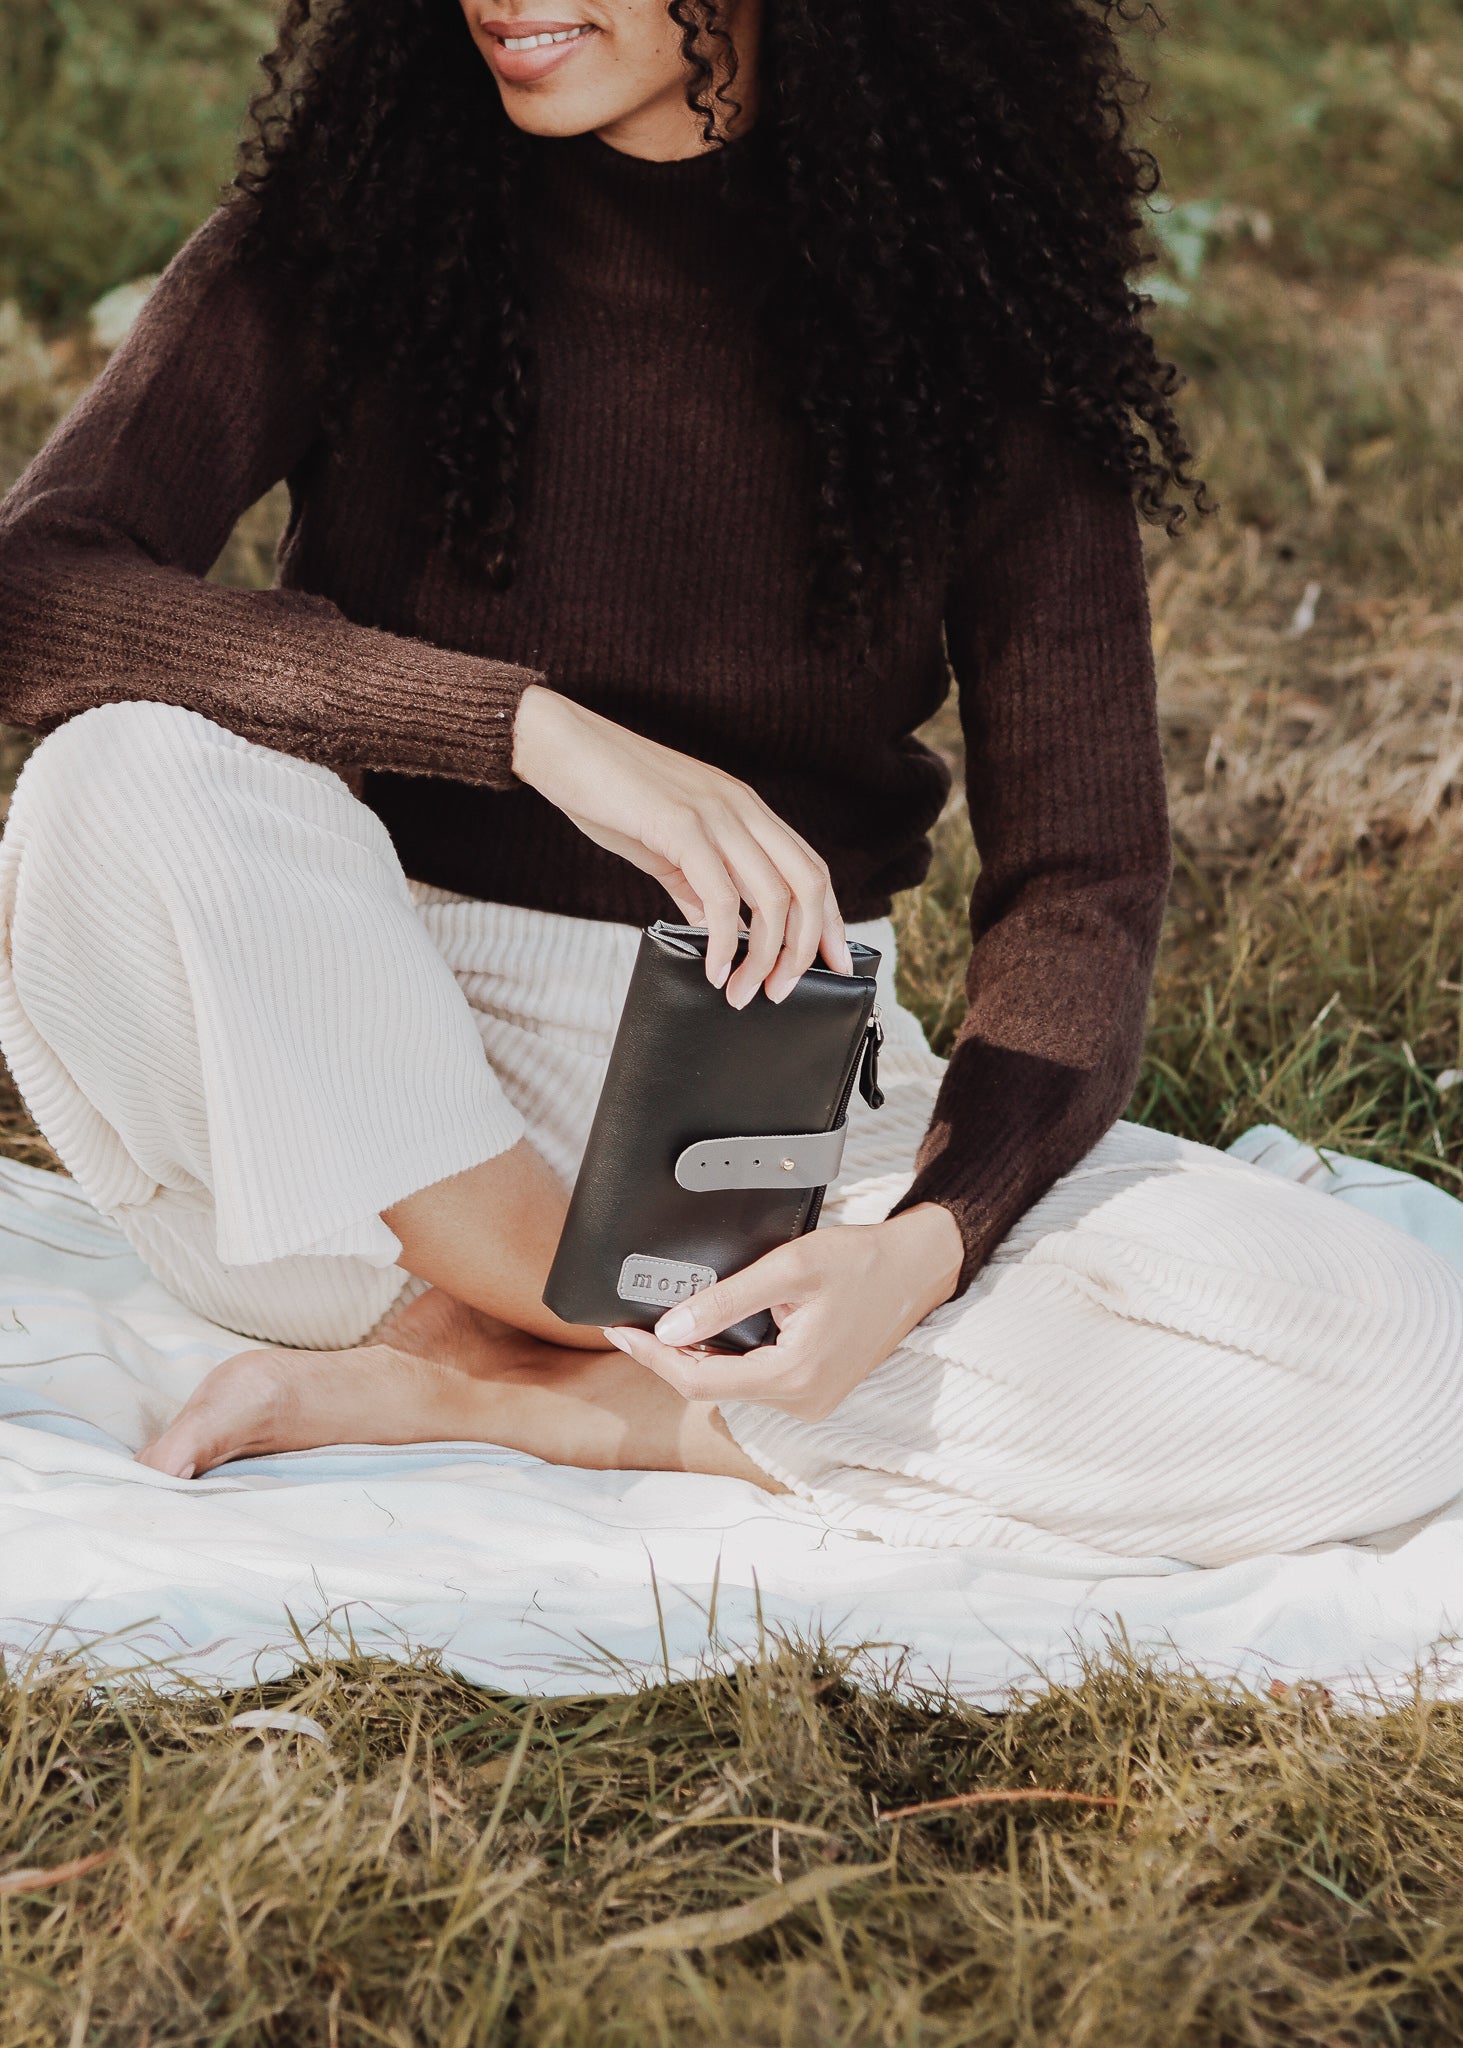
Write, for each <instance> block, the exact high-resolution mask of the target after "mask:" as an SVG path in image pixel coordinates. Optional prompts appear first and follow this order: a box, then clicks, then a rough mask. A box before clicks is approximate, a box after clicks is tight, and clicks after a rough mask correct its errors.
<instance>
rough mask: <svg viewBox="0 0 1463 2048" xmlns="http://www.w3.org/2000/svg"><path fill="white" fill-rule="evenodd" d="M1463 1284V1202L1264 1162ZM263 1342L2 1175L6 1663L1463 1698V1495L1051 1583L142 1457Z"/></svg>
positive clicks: (489, 1476) (796, 1508)
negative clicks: (830, 1666) (334, 1656)
mask: <svg viewBox="0 0 1463 2048" xmlns="http://www.w3.org/2000/svg"><path fill="white" fill-rule="evenodd" d="M1235 1149H1236V1150H1237V1151H1239V1152H1241V1153H1242V1154H1243V1156H1244V1157H1246V1158H1248V1159H1250V1160H1251V1161H1253V1162H1254V1163H1256V1164H1259V1165H1261V1166H1263V1167H1266V1168H1267V1169H1269V1170H1272V1171H1275V1172H1278V1173H1282V1174H1284V1175H1285V1176H1286V1177H1288V1178H1292V1179H1307V1180H1309V1181H1310V1183H1311V1184H1312V1185H1321V1186H1326V1187H1327V1188H1328V1189H1329V1191H1330V1192H1332V1193H1333V1194H1335V1195H1336V1197H1337V1199H1339V1200H1341V1201H1346V1202H1352V1203H1355V1204H1356V1205H1357V1206H1359V1207H1362V1208H1365V1209H1368V1210H1370V1211H1372V1212H1373V1213H1375V1214H1379V1215H1383V1216H1385V1217H1386V1218H1387V1219H1388V1220H1389V1221H1391V1222H1392V1223H1394V1224H1396V1225H1399V1226H1400V1227H1401V1228H1402V1229H1404V1230H1408V1231H1410V1232H1411V1233H1412V1234H1414V1235H1416V1236H1418V1237H1421V1238H1424V1239H1425V1240H1426V1241H1427V1242H1428V1243H1430V1244H1431V1245H1433V1247H1434V1248H1435V1249H1436V1250H1438V1251H1440V1252H1441V1253H1443V1254H1444V1256H1446V1257H1448V1258H1450V1259H1452V1260H1454V1261H1455V1262H1456V1263H1457V1264H1459V1265H1460V1267H1463V1203H1460V1202H1458V1201H1455V1200H1454V1199H1453V1198H1452V1197H1451V1196H1448V1195H1445V1194H1443V1193H1442V1192H1441V1191H1440V1190H1438V1189H1436V1188H1431V1187H1428V1186H1427V1185H1426V1184H1424V1183H1422V1182H1420V1181H1417V1180H1415V1179H1413V1178H1412V1177H1411V1176H1410V1175H1407V1174H1397V1173H1392V1172H1389V1171H1387V1170H1386V1169H1384V1168H1379V1167H1374V1166H1369V1165H1366V1164H1364V1163H1363V1162H1360V1161H1356V1160H1348V1159H1344V1158H1341V1157H1339V1156H1338V1155H1327V1158H1326V1159H1322V1158H1321V1157H1320V1156H1319V1155H1318V1154H1316V1153H1315V1152H1313V1151H1311V1150H1310V1148H1309V1147H1306V1146H1303V1145H1300V1144H1299V1143H1297V1141H1295V1140H1294V1139H1291V1138H1289V1137H1288V1136H1287V1135H1286V1134H1285V1133H1284V1132H1282V1131H1278V1130H1275V1129H1273V1128H1272V1127H1269V1126H1266V1127H1262V1128H1261V1129H1259V1130H1257V1131H1252V1132H1248V1133H1247V1134H1246V1136H1245V1137H1244V1138H1243V1139H1242V1140H1241V1141H1240V1143H1239V1145H1238V1146H1236V1148H1235ZM241 1344H242V1340H241V1339H239V1338H238V1337H236V1336H232V1335H231V1334H230V1333H228V1332H226V1331H223V1330H220V1329H218V1328H217V1327H216V1326H214V1325H211V1324H209V1323H206V1322H203V1321H201V1320H200V1319H199V1318H198V1317H196V1316H194V1315H192V1314H191V1313H190V1312H189V1311H188V1310H186V1309H184V1308H182V1307H180V1306H179V1304H178V1303H177V1302H176V1301H175V1300H174V1299H173V1298H172V1297H171V1296H169V1295H168V1294H166V1293H165V1292H164V1291H163V1289H162V1288H161V1287H160V1286H159V1285H158V1284H157V1283H156V1282H155V1281H154V1280H152V1279H151V1277H150V1276H149V1275H148V1273H147V1272H146V1270H145V1269H144V1267H143V1266H142V1265H141V1264H140V1263H139V1261H138V1260H137V1258H136V1256H135V1255H134V1253H133V1252H132V1251H131V1250H130V1248H129V1247H128V1246H127V1244H126V1243H125V1241H124V1240H123V1238H122V1237H121V1236H120V1235H119V1233H118V1232H117V1231H116V1230H115V1229H114V1228H113V1227H112V1226H111V1225H110V1224H108V1223H107V1222H105V1221H104V1220H103V1219H102V1218H101V1217H99V1216H98V1215H97V1214H96V1212H95V1211H94V1210H93V1209H92V1208H91V1207H90V1205H89V1204H88V1203H87V1201H86V1200H85V1198H84V1197H83V1196H82V1194H81V1193H80V1191H79V1190H78V1189H77V1188H76V1187H75V1186H74V1185H73V1184H72V1183H71V1182H69V1181H67V1180H64V1179H62V1178H60V1177H59V1176H56V1175H52V1174H45V1173H39V1172H36V1171H35V1170H34V1169H32V1168H29V1167H24V1166H19V1165H16V1164H15V1163H13V1162H10V1161H0V1650H3V1651H4V1653H5V1654H6V1656H7V1658H8V1659H9V1661H10V1663H11V1668H12V1670H15V1669H17V1668H19V1666H20V1665H21V1664H23V1663H24V1661H25V1660H26V1659H28V1658H29V1657H31V1656H36V1655H39V1656H41V1657H45V1656H47V1655H52V1654H55V1653H57V1652H60V1651H71V1650H81V1651H83V1652H84V1653H85V1654H86V1655H87V1657H88V1658H89V1659H91V1660H92V1661H93V1662H94V1663H95V1664H96V1665H97V1666H98V1667H99V1668H104V1669H113V1670H116V1669H127V1668H134V1667H137V1666H139V1665H143V1664H149V1665H152V1666H153V1667H155V1668H156V1670H158V1671H159V1672H162V1673H166V1672H172V1673H176V1674H177V1675H178V1676H179V1677H180V1678H181V1677H186V1678H190V1679H196V1680H202V1681H205V1682H214V1683H226V1682H230V1681H239V1680H245V1679H247V1678H249V1677H250V1676H251V1675H254V1674H258V1675H261V1676H267V1675H271V1674H279V1673H283V1672H285V1671H287V1670H288V1669H289V1668H290V1667H291V1665H292V1663H293V1662H294V1661H295V1660H296V1658H297V1657H298V1655H299V1654H300V1649H301V1642H302V1640H303V1641H304V1642H305V1643H307V1644H308V1645H309V1646H310V1648H311V1649H312V1650H314V1651H316V1652H321V1653H323V1652H328V1651H330V1650H332V1649H337V1650H338V1649H339V1648H341V1647H342V1646H344V1645H345V1644H347V1643H353V1644H354V1645H355V1646H357V1647H358V1648H370V1649H377V1650H387V1651H393V1652H401V1651H402V1650H404V1649H406V1648H408V1647H413V1646H430V1647H433V1648H437V1649H439V1650H440V1651H441V1652H442V1653H443V1655H444V1657H445V1658H446V1660H447V1661H448V1662H449V1663H450V1664H451V1665H452V1666H453V1667H454V1668H455V1669H457V1670H459V1671H461V1672H462V1673H463V1674H464V1675H465V1676H467V1677H469V1678H471V1679H475V1680H477V1681H479V1682H481V1683H485V1684H490V1685H496V1686H502V1687H506V1688H509V1689H512V1690H517V1691H537V1692H546V1693H552V1692H581V1691H587V1690H608V1689H611V1688H613V1687H615V1686H620V1685H631V1684H635V1683H638V1682H640V1681H641V1680H643V1679H645V1678H654V1677H657V1676H664V1675H666V1674H667V1672H669V1673H670V1674H688V1673H690V1672H692V1671H694V1670H696V1669H697V1668H701V1667H704V1665H705V1664H706V1663H707V1661H708V1660H710V1659H711V1658H713V1657H718V1656H725V1655H729V1654H733V1653H735V1652H736V1651H738V1650H744V1649H746V1648H748V1647H750V1646H752V1645H754V1644H755V1642H756V1641H757V1637H758V1632H759V1629H765V1630H768V1631H771V1632H778V1631H783V1632H786V1633H789V1634H794V1635H809V1634H812V1633H815V1632H817V1633H821V1634H823V1635H824V1636H826V1637H827V1638H828V1639H829V1640H831V1641H836V1642H839V1643H843V1644H851V1645H862V1646H866V1648H867V1651H868V1655H869V1657H870V1659H871V1660H872V1662H873V1664H874V1665H875V1666H882V1667H884V1668H886V1669H887V1668H889V1667H891V1666H892V1665H893V1664H894V1663H895V1662H896V1661H898V1660H899V1659H901V1658H902V1659H903V1667H902V1668H903V1673H904V1676H905V1678H906V1679H907V1680H909V1681H910V1682H912V1683H919V1684H929V1683H933V1684H936V1685H940V1684H948V1685H949V1686H950V1687H951V1689H952V1690H953V1691H954V1692H955V1693H957V1694H958V1695H960V1696H962V1697H964V1698H965V1699H968V1700H971V1701H975V1702H979V1703H983V1704H988V1705H997V1704H999V1703H1000V1702H1001V1701H1002V1700H1003V1698H1005V1697H1006V1696H1007V1695H1008V1693H1009V1691H1010V1689H1011V1688H1012V1687H1013V1686H1016V1685H1020V1684H1023V1683H1025V1684H1029V1683H1032V1682H1035V1681H1037V1680H1039V1679H1040V1678H1041V1677H1042V1676H1043V1675H1045V1676H1049V1677H1060V1676H1063V1675H1071V1674H1072V1673H1073V1672H1074V1671H1075V1670H1076V1668H1077V1667H1078V1665H1079V1663H1080V1660H1081V1658H1082V1656H1083V1655H1084V1653H1091V1652H1098V1653H1100V1652H1101V1651H1102V1650H1103V1649H1104V1648H1105V1647H1106V1646H1107V1645H1108V1644H1109V1643H1110V1642H1111V1641H1113V1640H1114V1638H1115V1637H1119V1636H1121V1637H1122V1638H1124V1639H1125V1640H1126V1641H1127V1642H1128V1643H1129V1644H1130V1645H1132V1646H1133V1647H1134V1648H1136V1649H1138V1650H1140V1651H1143V1652H1147V1653H1152V1654H1153V1655H1155V1656H1157V1657H1158V1658H1160V1659H1163V1660H1166V1661H1171V1662H1182V1663H1185V1664H1189V1665H1193V1666H1197V1667H1199V1668H1202V1669H1204V1670H1207V1671H1210V1672H1213V1673H1215V1674H1218V1675H1236V1676H1240V1677H1243V1678H1245V1679H1247V1680H1249V1681H1250V1682H1253V1683H1267V1682H1270V1681H1272V1680H1274V1679H1281V1680H1287V1681H1288V1680H1296V1679H1313V1680H1318V1681H1321V1682H1323V1683H1325V1684H1326V1685H1328V1686H1330V1687H1331V1689H1332V1690H1333V1692H1336V1693H1337V1694H1338V1696H1340V1697H1341V1698H1343V1699H1351V1700H1358V1699H1361V1700H1365V1699H1371V1698H1374V1697H1378V1696H1385V1695H1387V1694H1388V1693H1389V1692H1395V1691H1397V1690H1400V1689H1404V1688H1405V1687H1406V1686H1407V1685H1408V1684H1409V1683H1410V1682H1411V1677H1412V1674H1413V1672H1414V1671H1415V1670H1416V1669H1417V1667H1418V1666H1419V1665H1420V1664H1422V1665H1430V1667H1431V1675H1432V1683H1433V1684H1434V1685H1435V1686H1436V1687H1437V1689H1438V1690H1440V1691H1443V1692H1447V1693H1451V1694H1453V1695H1454V1696H1458V1697H1463V1655H1460V1656H1459V1658H1458V1659H1457V1661H1456V1664H1455V1661H1454V1659H1453V1656H1452V1652H1451V1647H1450V1643H1451V1638H1452V1636H1453V1634H1454V1631H1455V1630H1458V1631H1459V1633H1463V1628H1460V1623H1463V1501H1460V1502H1459V1503H1457V1504H1455V1505H1454V1506H1453V1507H1452V1508H1450V1509H1447V1510H1445V1511H1444V1512H1442V1513H1441V1514H1439V1515H1436V1516H1433V1517H1431V1518H1429V1520H1428V1521H1427V1522H1426V1523H1425V1524H1422V1525H1419V1526H1417V1527H1415V1528H1413V1529H1411V1530H1408V1531H1405V1532H1401V1533H1400V1534H1397V1535H1394V1536H1393V1538H1392V1539H1391V1540H1390V1542H1389V1544H1388V1546H1387V1547H1386V1548H1385V1549H1384V1550H1383V1549H1378V1548H1373V1547H1365V1546H1361V1545H1350V1544H1330V1545H1326V1546H1323V1547H1320V1548H1317V1549H1315V1550H1313V1551H1309V1552H1306V1553H1304V1554H1302V1555H1299V1556H1288V1557H1269V1558H1261V1559H1257V1560H1252V1561H1251V1562H1249V1563H1246V1564H1240V1565H1231V1566H1227V1567H1225V1568H1223V1569H1219V1570H1190V1569H1185V1568H1182V1567H1175V1568H1174V1569H1173V1570H1172V1571H1171V1572H1168V1573H1165V1574H1161V1575H1150V1576H1142V1577H1135V1576H1114V1577H1110V1578H1104V1579H1098V1580H1093V1579H1079V1578H1058V1577H1054V1576H1051V1575H1050V1574H1049V1572H1047V1571H1046V1570H1045V1569H1044V1570H1043V1572H1042V1574H1040V1575H1037V1574H1034V1573H1032V1572H1030V1571H1029V1570H1022V1569H1020V1568H1019V1567H1018V1566H1015V1565H1013V1564H1012V1563H1011V1562H1010V1561H1009V1560H1007V1561H1004V1562H1001V1563H993V1562H992V1560H991V1559H990V1558H989V1557H988V1556H985V1555H982V1554H973V1553H970V1552H965V1551H961V1550H929V1551H920V1550H916V1549H900V1548H894V1547H892V1546H889V1545H886V1544H883V1543H880V1542H876V1541H872V1540H869V1539H866V1538H861V1537H859V1536H857V1535H854V1534H849V1533H845V1532H841V1531H837V1532H835V1531H831V1530H829V1529H828V1528H826V1527H825V1526H823V1525H822V1524H821V1523H820V1522H819V1521H818V1520H817V1518H816V1517H815V1516H814V1515H813V1513H812V1512H811V1510H809V1509H808V1508H806V1507H804V1506H802V1505H801V1504H800V1503H798V1502H797V1501H796V1500H793V1499H791V1498H776V1499H774V1498H770V1497H768V1496H767V1495H764V1494H762V1493H761V1492H759V1491H758V1490H757V1489H755V1488H753V1487H751V1486H747V1485H743V1484H742V1483H741V1482H739V1481H735V1480H713V1479H701V1478H692V1477H686V1476H682V1475H679V1474H663V1473H593V1472H575V1471H568V1470H564V1469H562V1468H559V1467H554V1466H548V1465H544V1464H541V1463H539V1462H538V1461H537V1460H535V1459H532V1458H527V1457H522V1456H519V1455H518V1454H516V1453H513V1452H507V1451H498V1450H493V1449H488V1448H484V1447H483V1446H481V1445H464V1444H445V1445H426V1446H421V1445H413V1446H410V1447H407V1448H402V1449H381V1448H378V1447H350V1446H346V1447H342V1448H337V1449H333V1450H329V1451H320V1452H296V1453H292V1454H289V1455H286V1456H278V1457H270V1458H250V1459H242V1460H239V1461H238V1462H236V1463H234V1464H231V1465H228V1466H225V1467H222V1468H220V1469H219V1470H218V1471H217V1472H215V1473H213V1474H211V1475H210V1476H209V1477H207V1478H205V1479H202V1480H191V1481H178V1480H172V1479H167V1478H164V1477H163V1476H161V1475H160V1474H158V1473H156V1472H152V1471H149V1470H147V1469H145V1468H144V1467H142V1466H140V1465H137V1464H136V1463H134V1461H133V1459H132V1457H131V1455H130V1451H131V1447H133V1446H135V1445H137V1444H140V1443H141V1442H143V1441H144V1440H145V1439H146V1438H147V1436H149V1435H150V1434H151V1433H152V1431H153V1429H154V1427H155V1426H156V1424H157V1423H158V1421H159V1420H160V1419H161V1418H162V1417H163V1416H164V1415H165V1414H167V1413H170V1412H171V1411H172V1409H173V1408H174V1407H175V1406H176V1405H177V1404H178V1403H179V1402H180V1401H181V1400H182V1399H183V1398H184V1396H185V1395H186V1394H187V1392H188V1391H189V1390H190V1389H191V1388H192V1387H193V1386H194V1385H195V1384H196V1383H197V1381H198V1380H199V1379H200V1378H201V1377H202V1376H203V1374H204V1373H206V1372H207V1371H208V1370H209V1368H210V1367H211V1366H213V1365H214V1364H216V1363H217V1362H218V1360H220V1359H221V1358H224V1357H226V1356H228V1354H229V1353H230V1352H231V1351H234V1350H237V1349H239V1348H241Z"/></svg>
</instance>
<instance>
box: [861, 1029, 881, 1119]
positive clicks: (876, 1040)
mask: <svg viewBox="0 0 1463 2048" xmlns="http://www.w3.org/2000/svg"><path fill="white" fill-rule="evenodd" d="M883 1043H884V1027H883V1025H882V1024H881V1023H880V1022H879V1005H878V1004H877V1003H875V1005H874V1009H873V1014H872V1015H871V1016H870V1018H869V1028H868V1030H867V1031H866V1032H865V1033H864V1056H863V1059H862V1061H861V1062H860V1064H859V1077H858V1092H859V1094H860V1095H862V1097H863V1098H864V1101H865V1102H866V1103H867V1104H868V1105H869V1108H870V1109H882V1108H883V1107H884V1091H883V1089H882V1088H881V1087H880V1086H879V1047H880V1046H881V1045H882V1044H883Z"/></svg>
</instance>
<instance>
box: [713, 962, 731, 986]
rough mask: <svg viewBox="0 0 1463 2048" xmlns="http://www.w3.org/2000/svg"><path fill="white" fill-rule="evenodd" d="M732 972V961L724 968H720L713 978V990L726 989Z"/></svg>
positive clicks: (726, 963)
mask: <svg viewBox="0 0 1463 2048" xmlns="http://www.w3.org/2000/svg"><path fill="white" fill-rule="evenodd" d="M731 970H732V964H731V962H730V960H728V961H726V962H725V964H724V965H723V966H721V967H718V968H717V970H716V972H715V974H713V975H712V977H711V986H712V987H713V988H725V987H726V978H727V976H728V975H729V974H730V973H731Z"/></svg>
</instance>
